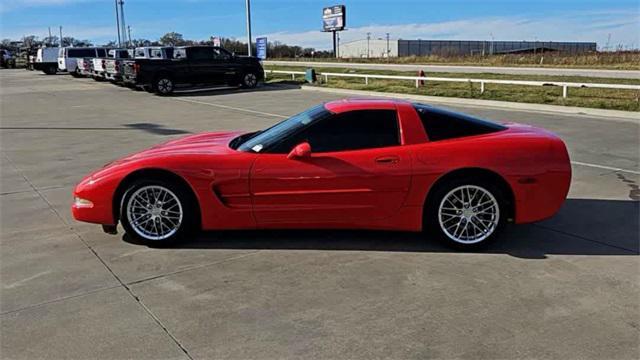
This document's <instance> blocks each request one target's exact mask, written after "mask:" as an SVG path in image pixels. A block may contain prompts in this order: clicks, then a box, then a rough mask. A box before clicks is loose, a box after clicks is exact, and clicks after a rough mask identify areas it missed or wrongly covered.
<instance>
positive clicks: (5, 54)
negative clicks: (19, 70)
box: [0, 49, 16, 69]
mask: <svg viewBox="0 0 640 360" xmlns="http://www.w3.org/2000/svg"><path fill="white" fill-rule="evenodd" d="M0 67H3V68H6V69H15V68H16V58H15V57H14V56H13V54H11V52H10V51H9V50H6V49H0Z"/></svg>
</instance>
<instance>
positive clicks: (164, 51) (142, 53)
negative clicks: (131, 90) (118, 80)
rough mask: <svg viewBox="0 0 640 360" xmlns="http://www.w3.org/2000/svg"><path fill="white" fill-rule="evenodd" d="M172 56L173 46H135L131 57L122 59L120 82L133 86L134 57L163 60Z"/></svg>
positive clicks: (134, 78)
mask: <svg viewBox="0 0 640 360" xmlns="http://www.w3.org/2000/svg"><path fill="white" fill-rule="evenodd" d="M171 58H173V48H172V47H165V46H145V47H137V48H135V50H133V59H130V60H124V61H122V82H123V83H124V84H125V85H126V86H130V87H135V84H136V75H137V72H136V62H135V59H151V60H154V59H155V60H164V59H171Z"/></svg>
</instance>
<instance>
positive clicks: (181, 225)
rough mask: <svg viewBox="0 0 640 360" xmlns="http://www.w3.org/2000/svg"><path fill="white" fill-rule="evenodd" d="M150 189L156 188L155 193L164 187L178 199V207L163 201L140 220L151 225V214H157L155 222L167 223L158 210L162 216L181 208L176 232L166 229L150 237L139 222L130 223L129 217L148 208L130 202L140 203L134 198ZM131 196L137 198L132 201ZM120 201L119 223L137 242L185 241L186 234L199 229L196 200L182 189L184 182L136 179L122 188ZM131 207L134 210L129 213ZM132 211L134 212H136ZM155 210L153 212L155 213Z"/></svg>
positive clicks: (164, 243)
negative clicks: (162, 232)
mask: <svg viewBox="0 0 640 360" xmlns="http://www.w3.org/2000/svg"><path fill="white" fill-rule="evenodd" d="M150 189H155V190H157V191H158V192H159V191H160V190H159V189H165V190H167V191H168V192H169V193H171V194H172V195H174V196H175V197H176V198H177V199H178V200H177V201H178V206H176V203H174V202H171V201H167V202H166V203H165V204H164V206H165V207H166V208H161V209H159V210H157V209H156V210H157V211H156V210H154V209H153V208H151V209H149V210H148V211H149V212H148V213H147V215H146V216H148V218H144V219H142V220H141V221H142V222H143V223H144V221H147V224H145V226H147V227H150V226H151V225H153V224H154V223H153V219H151V218H152V217H154V216H156V218H155V221H157V222H158V223H162V222H163V221H164V223H165V224H169V222H166V221H165V219H164V218H162V217H161V216H160V215H161V214H160V213H157V212H161V213H162V215H167V216H168V215H173V216H177V215H176V214H175V213H174V211H175V210H177V209H181V213H182V219H181V221H176V222H178V225H177V226H176V228H175V231H173V232H167V233H166V234H164V235H159V237H158V238H153V237H152V235H148V234H147V235H146V236H145V230H144V228H142V227H141V225H134V224H132V221H133V220H132V219H135V218H136V216H140V212H142V211H147V210H140V209H144V208H141V207H139V206H134V207H132V206H133V205H132V204H136V203H137V204H140V203H139V202H137V201H136V200H137V199H139V198H140V196H142V195H141V194H142V193H144V192H145V191H146V192H147V194H148V193H149V192H148V191H149V190H150ZM134 196H135V197H136V198H135V199H134V200H132V197H134ZM170 197H171V196H169V198H170ZM165 199H166V198H163V200H165ZM120 204H121V205H120V222H121V223H122V226H123V228H124V229H125V231H126V233H127V235H128V236H129V237H130V238H133V239H135V240H136V242H138V243H142V244H145V245H148V246H151V247H166V246H171V245H174V244H176V243H178V242H180V241H181V240H184V239H185V237H187V236H188V235H191V234H193V233H194V232H195V231H197V230H198V224H199V222H198V211H197V202H196V200H195V199H194V198H193V195H192V194H191V192H190V191H189V190H188V189H185V188H184V185H181V184H177V183H174V182H171V181H167V180H151V179H141V180H137V181H135V182H133V183H132V184H131V185H130V186H129V187H128V189H127V190H126V191H125V193H124V196H123V197H122V199H121V202H120ZM167 204H168V205H167ZM156 205H157V203H156ZM152 206H153V205H152ZM159 206H162V205H159ZM132 209H133V211H134V212H132ZM135 209H138V210H135ZM161 210H167V211H169V213H167V214H165V213H164V212H162V211H161ZM135 211H137V213H136V212H135ZM154 211H156V212H155V213H154ZM158 217H160V220H158ZM174 220H175V219H172V220H171V221H174ZM149 221H152V223H149ZM160 229H163V227H162V225H160ZM167 229H169V227H167ZM151 231H153V230H151ZM156 231H157V227H156ZM161 231H165V230H161ZM169 234H170V235H169ZM163 236H166V237H163Z"/></svg>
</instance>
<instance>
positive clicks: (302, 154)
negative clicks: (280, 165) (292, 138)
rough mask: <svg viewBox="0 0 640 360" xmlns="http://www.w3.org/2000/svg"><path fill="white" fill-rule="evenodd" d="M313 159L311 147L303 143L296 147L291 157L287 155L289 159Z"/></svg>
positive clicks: (290, 153) (290, 154)
mask: <svg viewBox="0 0 640 360" xmlns="http://www.w3.org/2000/svg"><path fill="white" fill-rule="evenodd" d="M308 157H311V145H309V143H308V142H303V143H300V144H298V145H296V146H295V147H294V148H293V149H292V150H291V152H289V155H287V159H291V160H293V159H304V158H308Z"/></svg>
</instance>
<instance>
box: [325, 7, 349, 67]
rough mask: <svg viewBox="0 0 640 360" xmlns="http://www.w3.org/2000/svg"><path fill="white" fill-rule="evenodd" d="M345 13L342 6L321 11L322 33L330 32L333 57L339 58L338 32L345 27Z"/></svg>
mask: <svg viewBox="0 0 640 360" xmlns="http://www.w3.org/2000/svg"><path fill="white" fill-rule="evenodd" d="M345 23H346V11H345V6H344V5H334V6H329V7H326V8H324V9H322V31H323V32H331V35H332V38H333V56H334V57H336V58H337V57H338V56H339V50H340V49H339V39H338V31H342V30H344V28H345V26H346V24H345Z"/></svg>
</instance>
